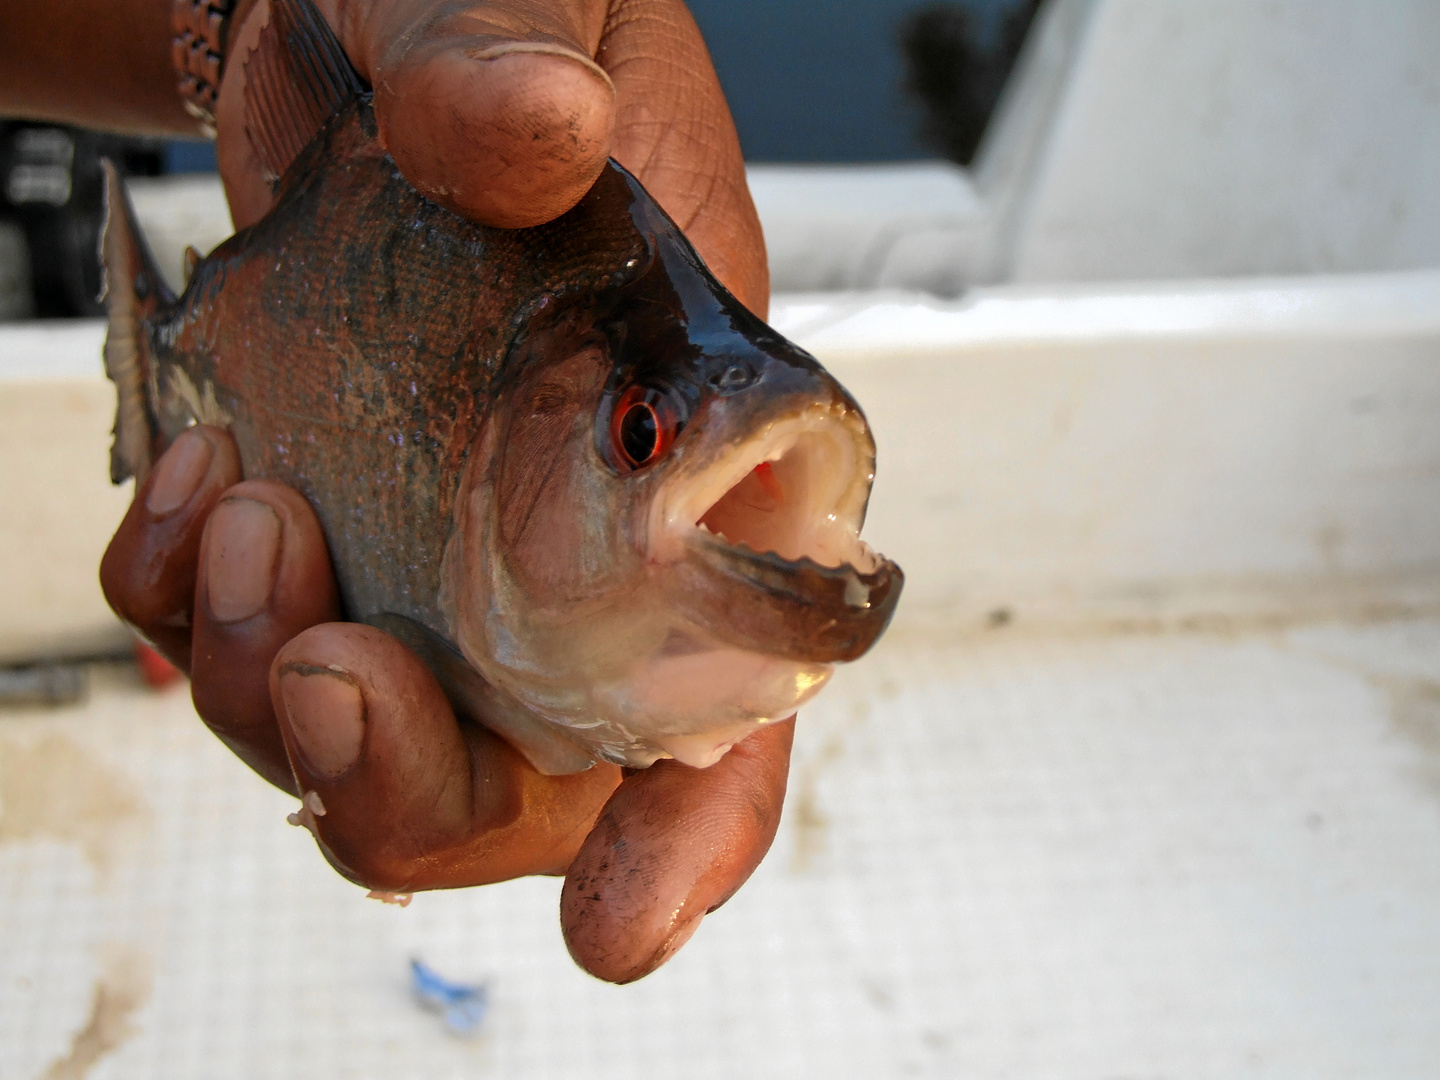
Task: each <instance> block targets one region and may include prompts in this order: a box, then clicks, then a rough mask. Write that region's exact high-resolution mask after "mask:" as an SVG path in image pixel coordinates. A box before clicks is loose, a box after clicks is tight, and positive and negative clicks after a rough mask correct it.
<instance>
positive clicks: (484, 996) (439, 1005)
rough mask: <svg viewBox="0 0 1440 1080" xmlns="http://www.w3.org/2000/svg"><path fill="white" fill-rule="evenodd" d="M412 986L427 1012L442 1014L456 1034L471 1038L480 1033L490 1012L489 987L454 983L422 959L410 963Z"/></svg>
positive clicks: (483, 984) (446, 1024)
mask: <svg viewBox="0 0 1440 1080" xmlns="http://www.w3.org/2000/svg"><path fill="white" fill-rule="evenodd" d="M410 986H411V988H412V989H413V990H414V991H415V997H416V999H417V1000H418V1001H419V1002H420V1004H421V1005H423V1006H424V1007H425V1008H427V1009H431V1010H433V1011H434V1012H438V1013H440V1015H441V1016H442V1017H443V1018H444V1020H445V1026H446V1027H447V1028H449V1029H450V1031H451V1032H452V1033H453V1034H455V1035H460V1036H464V1037H469V1036H472V1035H476V1034H478V1033H479V1031H480V1025H481V1024H482V1023H484V1021H485V1014H486V1013H487V1012H488V1011H489V1009H490V1000H489V987H487V986H486V984H485V983H479V984H477V985H473V986H472V985H468V984H466V983H455V982H450V981H449V980H448V979H445V978H444V977H442V976H441V975H439V974H437V973H436V972H434V971H432V970H431V969H430V968H428V967H426V966H425V965H424V964H423V963H421V962H420V961H419V960H411V961H410Z"/></svg>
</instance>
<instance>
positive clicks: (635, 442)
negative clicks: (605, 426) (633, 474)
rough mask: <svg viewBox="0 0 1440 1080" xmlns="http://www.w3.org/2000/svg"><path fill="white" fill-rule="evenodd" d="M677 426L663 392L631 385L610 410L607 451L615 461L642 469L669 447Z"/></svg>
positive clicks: (627, 466) (658, 457)
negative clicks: (608, 446)
mask: <svg viewBox="0 0 1440 1080" xmlns="http://www.w3.org/2000/svg"><path fill="white" fill-rule="evenodd" d="M678 427H679V425H678V424H677V422H676V417H675V410H674V409H673V408H672V407H671V405H670V403H669V402H668V401H667V400H666V399H665V395H664V394H663V393H661V392H660V391H658V390H654V389H652V388H650V387H647V386H632V387H630V388H629V389H628V390H626V391H625V392H624V393H623V394H621V395H620V398H619V400H617V401H616V402H615V407H614V409H613V410H611V413H610V449H611V452H612V454H613V456H614V458H615V460H616V462H617V463H618V464H620V465H623V466H625V467H626V468H630V469H643V468H644V467H645V466H646V465H649V464H651V463H652V462H655V461H657V460H659V459H660V458H661V457H663V456H664V454H665V452H666V451H667V450H669V449H670V444H671V443H673V442H674V441H675V436H676V434H677V431H678Z"/></svg>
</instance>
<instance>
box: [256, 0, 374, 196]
mask: <svg viewBox="0 0 1440 1080" xmlns="http://www.w3.org/2000/svg"><path fill="white" fill-rule="evenodd" d="M366 90H367V87H366V85H365V82H364V80H362V79H361V78H360V73H359V72H357V71H356V70H355V68H354V66H353V65H352V64H351V63H350V59H349V57H347V56H346V55H345V50H344V49H342V48H341V47H340V42H339V40H338V39H337V38H336V37H335V33H334V31H332V30H331V29H330V24H329V23H327V22H326V21H325V16H323V15H321V14H320V12H319V11H317V10H316V8H315V5H314V4H313V3H312V2H311V0H270V22H269V23H268V24H267V25H266V26H265V29H263V30H261V31H260V41H259V43H258V44H257V45H256V46H255V49H254V51H253V52H251V54H250V58H249V59H248V60H247V61H246V63H245V130H246V133H247V134H248V135H249V136H250V145H251V146H253V147H254V148H255V153H256V155H257V156H258V157H259V158H260V163H261V165H263V166H264V168H265V171H266V174H267V175H266V179H267V180H269V181H270V184H271V186H274V185H275V184H276V183H277V182H278V181H279V179H280V177H282V176H284V175H285V170H286V169H288V168H289V167H290V163H291V162H292V161H294V160H295V159H296V158H297V157H299V156H300V151H302V150H304V149H305V147H306V146H308V145H309V144H310V140H312V139H313V138H315V136H316V135H318V134H320V129H321V128H323V127H324V126H325V124H326V122H327V121H328V120H329V119H330V118H331V117H332V116H334V115H335V114H336V113H338V112H339V111H340V110H341V109H343V108H344V107H345V106H346V105H348V104H349V103H350V102H352V101H354V100H355V99H356V98H357V97H359V96H360V95H361V94H363V93H365V91H366Z"/></svg>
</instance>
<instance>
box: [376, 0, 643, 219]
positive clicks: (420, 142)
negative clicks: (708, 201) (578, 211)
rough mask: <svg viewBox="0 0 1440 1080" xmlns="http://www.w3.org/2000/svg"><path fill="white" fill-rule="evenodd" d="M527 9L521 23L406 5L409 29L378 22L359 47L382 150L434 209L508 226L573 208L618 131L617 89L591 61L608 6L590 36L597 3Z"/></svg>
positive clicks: (472, 10) (478, 11) (513, 14)
mask: <svg viewBox="0 0 1440 1080" xmlns="http://www.w3.org/2000/svg"><path fill="white" fill-rule="evenodd" d="M524 6H525V9H526V10H525V11H524V13H523V17H522V14H521V13H519V12H518V11H517V10H516V9H518V7H519V5H516V4H513V3H500V2H493V3H481V4H472V5H469V6H467V7H465V8H463V9H462V10H460V11H453V10H451V11H450V12H449V13H447V14H444V15H443V16H442V17H440V18H438V19H437V18H435V17H434V15H435V13H434V12H433V11H426V10H425V9H426V8H427V7H429V5H415V4H408V5H404V6H403V16H402V18H404V19H406V20H409V22H410V25H408V26H404V27H400V26H396V25H394V20H393V19H382V18H379V17H378V16H377V17H376V20H375V26H374V27H373V29H372V31H371V33H370V34H367V35H366V37H367V39H368V40H366V41H364V42H363V43H357V44H360V45H361V47H362V48H363V49H364V53H365V54H366V55H365V57H364V60H362V65H363V66H368V67H369V68H370V69H371V70H370V71H368V72H364V73H365V74H366V75H367V76H368V77H369V78H370V80H371V83H372V85H373V86H374V88H375V117H376V121H377V123H378V125H379V130H380V141H381V143H382V145H384V146H385V148H386V149H387V150H388V151H389V152H390V155H391V157H393V158H394V159H395V163H396V164H397V165H399V167H400V171H401V172H403V173H404V174H405V176H406V177H407V179H409V180H410V182H411V183H413V184H414V185H415V186H416V188H418V189H419V190H420V191H421V192H423V193H424V194H425V195H426V196H428V197H429V198H431V199H433V200H434V201H436V202H438V203H440V204H441V205H443V206H446V207H448V208H449V209H451V210H454V211H455V212H457V213H459V214H462V215H464V216H465V217H468V218H470V219H472V220H475V221H479V222H481V223H483V224H486V225H495V226H500V227H504V228H519V227H523V226H528V225H538V224H541V223H542V222H546V221H550V220H552V219H553V218H555V217H558V216H559V215H560V214H562V213H564V212H565V211H566V210H568V209H570V207H572V206H574V205H575V203H577V202H579V200H580V198H581V196H582V195H584V194H585V192H586V191H588V190H589V188H590V186H591V185H592V184H593V183H594V182H595V179H596V177H598V176H599V175H600V171H601V169H603V168H604V166H605V161H606V159H607V158H608V157H609V156H610V144H611V137H612V135H613V133H614V128H615V87H614V85H613V84H612V83H611V81H610V77H609V76H608V75H607V74H606V73H605V72H604V71H603V70H602V69H601V67H600V66H599V65H598V64H597V63H596V62H595V61H594V59H593V58H592V57H593V53H594V49H595V48H596V46H597V45H598V41H599V34H600V31H601V29H603V7H601V11H600V12H599V13H598V14H599V17H598V18H591V19H589V20H588V21H589V22H591V23H593V24H594V25H593V26H587V25H586V23H587V12H586V10H585V9H586V8H590V7H597V6H599V5H595V4H574V5H559V4H557V5H534V4H527V5H524ZM537 7H541V8H548V9H549V10H544V11H541V12H539V13H537V11H536V8H537ZM417 8H418V9H419V10H417ZM372 10H373V9H372ZM591 39H593V40H591ZM372 42H373V43H374V44H372Z"/></svg>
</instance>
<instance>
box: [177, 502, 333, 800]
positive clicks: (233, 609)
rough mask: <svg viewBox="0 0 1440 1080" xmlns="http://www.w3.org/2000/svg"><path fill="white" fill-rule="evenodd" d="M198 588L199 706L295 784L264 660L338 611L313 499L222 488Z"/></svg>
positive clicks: (242, 750) (261, 768)
mask: <svg viewBox="0 0 1440 1080" xmlns="http://www.w3.org/2000/svg"><path fill="white" fill-rule="evenodd" d="M194 597H195V600H194V603H195V626H194V643H193V648H192V662H191V667H190V678H191V695H192V697H193V698H194V701H195V708H196V710H197V711H198V712H199V714H200V715H201V717H203V718H204V720H205V723H206V725H207V726H208V727H209V728H210V730H211V731H213V732H214V733H215V734H216V735H217V736H219V737H220V739H221V740H222V741H223V742H224V743H225V744H226V745H227V746H228V747H230V749H231V750H232V751H234V753H235V754H236V755H237V756H238V757H239V758H240V759H241V760H242V761H244V762H245V763H246V764H247V765H249V766H250V767H251V768H252V769H254V770H255V771H256V772H257V773H259V774H260V775H261V776H263V777H264V778H265V779H266V780H268V781H270V783H272V784H274V785H275V786H276V787H279V788H281V789H283V790H286V791H290V792H292V793H294V792H295V791H296V788H295V780H294V777H293V776H292V774H291V770H290V765H289V762H288V761H287V759H286V754H285V746H284V743H283V742H282V741H281V738H280V730H279V728H278V727H277V725H276V720H275V712H274V710H273V708H272V705H271V701H270V692H269V686H268V676H269V671H270V666H271V663H272V661H273V660H274V658H275V654H276V653H277V652H279V651H280V649H281V647H282V646H283V645H284V644H285V643H286V642H287V641H289V640H290V639H291V638H293V637H295V635H297V634H299V633H300V632H301V631H303V630H307V629H309V628H310V627H311V626H314V625H316V624H317V623H324V622H331V621H333V620H335V619H338V618H340V601H339V596H338V593H337V591H336V587H335V576H334V573H333V571H332V569H331V566H330V556H329V554H328V552H327V551H326V548H325V537H324V534H323V533H322V532H321V530H320V523H319V522H318V521H317V520H316V518H315V512H314V511H313V510H312V509H311V507H310V504H309V503H307V502H306V501H305V500H304V498H302V497H301V496H300V495H299V494H298V493H297V492H295V491H294V490H292V489H291V488H288V487H285V486H284V485H283V484H277V483H273V482H270V481H262V480H247V481H245V482H243V483H240V484H237V485H235V486H234V487H232V488H230V489H228V490H227V491H226V492H225V494H224V497H223V498H221V499H220V501H219V502H218V503H217V504H216V505H215V507H214V508H213V509H212V510H211V511H210V516H209V520H208V521H207V523H206V526H205V535H204V540H203V542H202V544H201V548H200V558H199V571H198V575H197V580H196V585H195V593H194Z"/></svg>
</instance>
